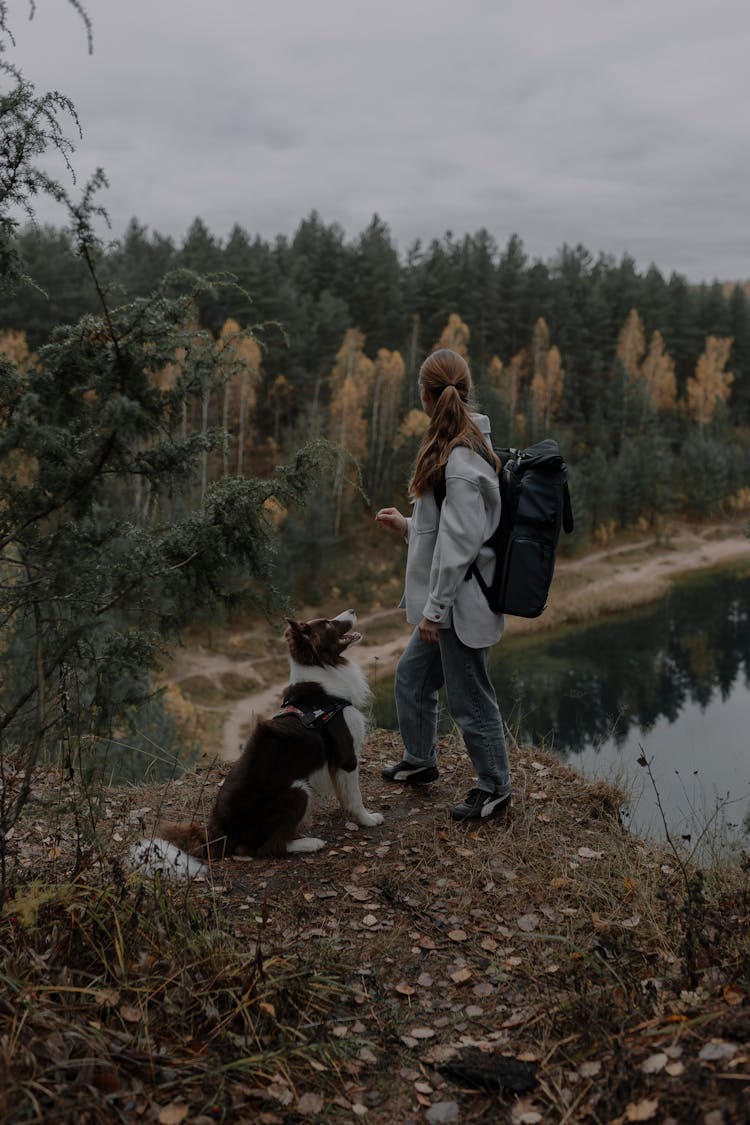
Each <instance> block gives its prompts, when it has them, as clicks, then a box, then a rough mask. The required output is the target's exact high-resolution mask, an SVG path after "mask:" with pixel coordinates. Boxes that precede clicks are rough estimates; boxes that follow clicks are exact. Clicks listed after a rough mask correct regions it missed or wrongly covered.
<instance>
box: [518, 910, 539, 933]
mask: <svg viewBox="0 0 750 1125" xmlns="http://www.w3.org/2000/svg"><path fill="white" fill-rule="evenodd" d="M517 925H518V928H519V930H523V931H524V933H527V934H530V933H531V931H532V930H535V929H536V928H537V926H538V925H539V915H538V914H522V915H521V917H520V918H519V919H518V922H517Z"/></svg>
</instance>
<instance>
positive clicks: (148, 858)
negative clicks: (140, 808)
mask: <svg viewBox="0 0 750 1125" xmlns="http://www.w3.org/2000/svg"><path fill="white" fill-rule="evenodd" d="M209 855H210V849H209V844H208V841H207V838H206V829H205V828H204V827H203V825H202V824H198V822H197V821H194V820H189V821H182V822H181V823H171V822H162V823H161V824H159V825H157V827H156V834H155V835H154V836H152V837H151V838H149V839H143V840H139V841H138V843H136V844H133V846H132V847H131V848H130V850H129V852H128V855H127V863H128V866H129V867H130V868H131V869H132V870H133V871H142V872H143V873H144V874H146V875H161V877H162V878H163V879H185V878H187V879H192V878H194V877H195V876H196V875H205V874H207V873H208V867H207V866H206V864H205V863H203V862H202V861H203V860H204V859H208V858H209Z"/></svg>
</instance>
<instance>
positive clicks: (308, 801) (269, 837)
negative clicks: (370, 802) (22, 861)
mask: <svg viewBox="0 0 750 1125" xmlns="http://www.w3.org/2000/svg"><path fill="white" fill-rule="evenodd" d="M356 624H357V617H356V614H355V613H354V611H353V610H346V611H345V612H344V613H340V614H339V615H338V617H334V618H331V619H328V618H320V619H318V620H315V621H307V622H302V621H292V620H289V622H288V626H287V629H286V632H285V634H284V636H285V638H286V641H287V644H288V646H289V668H290V683H289V686H288V687H287V688H286V689H285V691H284V696H283V704H282V708H281V710H280V711H279V712H277V714H276V715H274V716H273V717H272V718H270V719H265V720H264V719H260V720H259V721H258V723H257V725H256V727H255V730H254V731H253V733H252V735H251V736H250V738H249V739H248V741H247V744H246V745H245V748H244V750H243V751H242V755H241V757H240V758H239V759H238V760H237V761H236V762H235V764H234V765H233V766H232V768H231V769H230V771H229V773H228V775H227V777H226V780H225V781H224V784H223V785H222V787H221V789H220V790H219V792H218V795H217V797H216V801H215V802H214V806H213V809H212V811H211V815H210V817H209V820H208V825H207V826H206V827H204V826H202V825H200V824H198V823H196V822H194V821H191V822H187V823H184V824H160V825H158V827H157V833H158V835H157V837H156V838H154V839H153V840H142V841H140V843H138V844H136V845H135V846H134V848H133V849H132V850H131V853H130V864H131V866H133V867H143V868H145V869H146V870H147V871H149V872H151V873H153V872H154V871H157V870H158V871H160V872H161V873H162V874H163V875H168V876H181V875H184V874H186V873H187V874H188V875H191V874H196V873H198V872H200V871H202V870H204V868H203V865H202V863H201V862H196V860H198V861H201V860H204V859H220V858H222V857H223V856H226V855H250V856H256V857H263V856H281V855H285V854H288V853H293V852H315V851H318V850H319V849H320V848H322V847H324V846H325V841H324V840H321V839H319V838H318V837H317V836H307V835H304V833H305V831H306V828H307V825H308V823H309V820H310V817H311V814H312V812H313V809H314V807H315V802H316V798H323V797H328V796H334V797H335V798H336V799H337V800H338V802H339V804H340V805H341V808H342V809H343V810H344V811H345V812H346V813H347V814H348V815H349V816H350V817H351V818H352V819H353V820H355V821H356V822H357V824H361V825H363V826H365V827H368V828H371V827H373V826H374V825H376V824H382V822H383V817H382V815H381V814H380V813H376V812H369V811H368V810H367V809H366V808H365V807H364V805H363V803H362V795H361V793H360V788H359V755H360V751H361V749H362V743H363V742H364V738H365V717H364V715H363V713H362V711H361V710H360V708H361V707H363V706H365V705H366V704H367V703H368V701H369V699H370V694H371V693H370V689H369V687H368V685H367V681H366V679H365V676H364V673H363V672H362V670H361V669H360V668H359V666H358V665H357V664H355V663H354V662H353V661H352V660H350V659H349V656H348V649H349V647H350V646H351V645H354V644H357V643H358V642H359V641H360V640H361V639H362V635H361V633H358V632H356V631H355V626H356Z"/></svg>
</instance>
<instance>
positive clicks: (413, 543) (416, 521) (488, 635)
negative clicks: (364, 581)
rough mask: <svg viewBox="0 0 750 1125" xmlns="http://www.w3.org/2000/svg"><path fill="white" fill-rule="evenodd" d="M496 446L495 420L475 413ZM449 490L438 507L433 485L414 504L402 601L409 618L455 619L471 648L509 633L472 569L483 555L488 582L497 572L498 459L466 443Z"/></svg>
mask: <svg viewBox="0 0 750 1125" xmlns="http://www.w3.org/2000/svg"><path fill="white" fill-rule="evenodd" d="M472 417H473V419H474V421H475V422H476V424H477V425H478V426H479V429H480V430H481V431H482V433H483V434H485V436H486V438H487V444H488V445H489V444H490V424H489V419H488V418H487V416H486V415H484V414H474V415H472ZM445 485H446V495H445V500H444V501H443V505H442V508H441V509H440V510H438V506H437V503H436V502H435V497H434V495H433V493H432V491H431V490H430V491H428V492H425V493H423V494H422V496H419V497H418V498H417V499H416V500H415V502H414V508H413V510H412V515H411V517H410V518H408V519H407V521H406V523H407V528H406V542H407V545H408V550H407V556H406V589H405V591H404V597H403V599H402V601H401V605H402V607H403V608H405V609H406V620H407V621H408V622H409V624H410V625H418V624H419V622H420V621H421V620H422V618H423V617H426V618H427V619H428V620H429V621H438V622H439V623H440V626H441V628H448V627H449V626H450V625H451V624H452V625H453V628H454V629H455V632H456V635H457V636H458V639H459V640H460V641H462V642H463V643H464V644H465V645H467V646H468V647H469V648H488V647H489V646H490V645H493V644H495V643H496V642H497V641H499V640H500V638H501V637H502V635H503V629H504V628H505V620H504V618H503V615H502V614H501V613H492V612H491V610H490V608H489V606H488V605H487V601H486V599H485V597H484V594H483V593H482V591H481V589H480V588H479V583H478V582H477V581H476V579H475V578H470V579H469V580H468V581H466V572H467V570H468V569H469V567H470V566H471V564H472V563H473V562H474V561H475V560H478V565H479V570H480V572H481V574H482V577H483V578H484V579H485V581H489V580H490V579H491V577H492V569H493V562H494V552H493V551H492V549H491V548H489V547H485V546H484V545H483V544H484V543H485V540H487V539H488V538H489V536H490V535H491V533H492V532H493V531H494V530H495V528H496V527H497V524H498V522H499V520H500V486H499V483H498V479H497V474H496V473H495V471H494V469H493V468H492V466H491V465H489V464H488V462H487V461H485V460H484V458H483V457H481V456H480V455H479V454H478V453H474V452H473V451H472V450H470V449H466V448H465V447H463V446H458V447H457V448H456V449H454V450H453V451H452V452H451V454H450V457H449V458H448V461H447V464H446V467H445Z"/></svg>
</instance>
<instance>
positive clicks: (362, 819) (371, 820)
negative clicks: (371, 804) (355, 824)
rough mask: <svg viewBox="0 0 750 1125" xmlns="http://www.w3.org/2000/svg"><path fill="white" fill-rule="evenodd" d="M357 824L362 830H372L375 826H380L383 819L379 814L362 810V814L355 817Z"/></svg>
mask: <svg viewBox="0 0 750 1125" xmlns="http://www.w3.org/2000/svg"><path fill="white" fill-rule="evenodd" d="M357 820H358V821H359V823H360V824H361V825H362V826H363V828H374V827H375V825H376V824H382V823H383V821H384V820H385V817H384V816H383V814H382V813H379V812H370V810H369V809H362V812H361V813H360V814H359V816H358V817H357Z"/></svg>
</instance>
